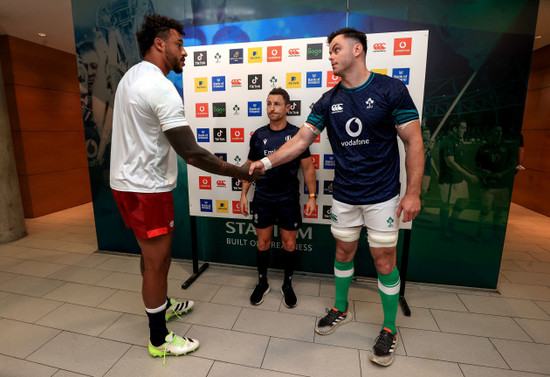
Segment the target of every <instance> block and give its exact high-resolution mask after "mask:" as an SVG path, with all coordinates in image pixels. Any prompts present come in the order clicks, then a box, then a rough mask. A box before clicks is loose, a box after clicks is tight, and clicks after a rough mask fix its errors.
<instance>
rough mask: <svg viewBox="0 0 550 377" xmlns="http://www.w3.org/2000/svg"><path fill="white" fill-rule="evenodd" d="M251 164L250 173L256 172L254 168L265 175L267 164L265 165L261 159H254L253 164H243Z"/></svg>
mask: <svg viewBox="0 0 550 377" xmlns="http://www.w3.org/2000/svg"><path fill="white" fill-rule="evenodd" d="M247 164H248V165H249V166H250V167H249V168H248V174H252V173H253V172H254V170H259V171H260V173H261V175H264V174H265V166H264V163H263V162H261V161H254V162H252V163H251V164H249V163H246V164H245V165H243V166H246V165H247Z"/></svg>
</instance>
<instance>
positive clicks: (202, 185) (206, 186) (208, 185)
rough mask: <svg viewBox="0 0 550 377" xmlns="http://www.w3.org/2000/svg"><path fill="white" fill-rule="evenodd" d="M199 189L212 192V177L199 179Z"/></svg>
mask: <svg viewBox="0 0 550 377" xmlns="http://www.w3.org/2000/svg"><path fill="white" fill-rule="evenodd" d="M199 189H200V190H212V177H206V176H202V177H199Z"/></svg>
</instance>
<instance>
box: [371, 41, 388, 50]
mask: <svg viewBox="0 0 550 377" xmlns="http://www.w3.org/2000/svg"><path fill="white" fill-rule="evenodd" d="M372 51H373V52H386V44H385V43H384V42H378V43H375V44H373V45H372Z"/></svg>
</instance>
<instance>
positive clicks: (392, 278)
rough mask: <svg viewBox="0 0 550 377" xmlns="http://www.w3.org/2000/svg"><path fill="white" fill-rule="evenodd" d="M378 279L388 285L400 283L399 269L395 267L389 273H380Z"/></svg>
mask: <svg viewBox="0 0 550 377" xmlns="http://www.w3.org/2000/svg"><path fill="white" fill-rule="evenodd" d="M378 281H380V282H381V283H382V284H384V285H386V286H393V285H395V284H397V283H399V270H398V269H397V267H395V268H394V269H393V271H392V272H390V273H389V274H388V275H382V274H380V273H378Z"/></svg>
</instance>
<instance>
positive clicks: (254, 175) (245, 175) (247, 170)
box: [238, 161, 265, 182]
mask: <svg viewBox="0 0 550 377" xmlns="http://www.w3.org/2000/svg"><path fill="white" fill-rule="evenodd" d="M258 162H259V161H256V162H253V163H252V164H251V163H250V162H247V163H245V164H244V165H243V166H241V167H239V174H240V176H239V177H238V178H240V179H244V180H245V181H248V182H254V181H255V180H257V179H259V178H260V177H261V176H262V175H264V174H265V170H263V169H259V168H255V167H253V166H252V165H254V164H256V163H258ZM259 163H260V165H261V166H262V167H263V164H262V163H261V162H259Z"/></svg>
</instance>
